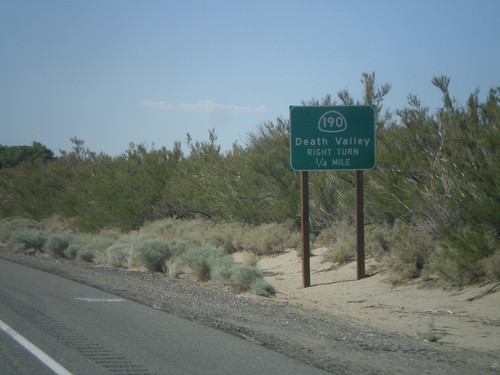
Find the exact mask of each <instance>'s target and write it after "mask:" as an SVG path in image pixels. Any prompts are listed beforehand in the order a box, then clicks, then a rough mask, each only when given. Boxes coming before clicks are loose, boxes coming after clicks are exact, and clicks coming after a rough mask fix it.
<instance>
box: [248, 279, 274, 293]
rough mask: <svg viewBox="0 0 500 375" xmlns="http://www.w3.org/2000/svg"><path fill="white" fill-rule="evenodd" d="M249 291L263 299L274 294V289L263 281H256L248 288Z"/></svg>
mask: <svg viewBox="0 0 500 375" xmlns="http://www.w3.org/2000/svg"><path fill="white" fill-rule="evenodd" d="M250 290H251V291H252V292H253V293H255V294H257V295H259V296H264V297H270V296H274V295H275V294H276V289H275V288H274V287H273V286H272V285H271V284H269V283H268V282H267V281H265V280H264V279H257V280H256V281H255V282H254V283H253V284H252V285H251V286H250Z"/></svg>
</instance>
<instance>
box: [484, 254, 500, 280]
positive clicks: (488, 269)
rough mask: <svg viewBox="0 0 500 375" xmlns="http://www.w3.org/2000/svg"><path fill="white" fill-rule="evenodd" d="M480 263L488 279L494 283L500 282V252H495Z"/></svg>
mask: <svg viewBox="0 0 500 375" xmlns="http://www.w3.org/2000/svg"><path fill="white" fill-rule="evenodd" d="M480 262H481V266H482V268H483V272H484V274H485V275H486V277H487V278H489V279H490V280H492V281H499V280H500V250H497V251H495V253H493V254H492V255H490V256H489V257H487V258H485V259H481V261H480Z"/></svg>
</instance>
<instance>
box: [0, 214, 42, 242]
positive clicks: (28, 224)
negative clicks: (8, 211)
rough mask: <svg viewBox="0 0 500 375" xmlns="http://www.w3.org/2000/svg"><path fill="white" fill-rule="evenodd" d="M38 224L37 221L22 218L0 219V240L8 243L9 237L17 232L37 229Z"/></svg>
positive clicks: (38, 227)
mask: <svg viewBox="0 0 500 375" xmlns="http://www.w3.org/2000/svg"><path fill="white" fill-rule="evenodd" d="M39 229H40V225H39V223H38V222H37V221H35V220H31V219H24V218H8V219H2V220H1V221H0V242H4V243H8V242H9V239H10V237H11V236H12V235H13V234H14V233H17V232H24V231H37V230H39Z"/></svg>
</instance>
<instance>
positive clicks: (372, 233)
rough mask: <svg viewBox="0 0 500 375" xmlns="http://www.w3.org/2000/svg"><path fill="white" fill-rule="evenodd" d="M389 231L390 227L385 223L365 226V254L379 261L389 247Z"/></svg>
mask: <svg viewBox="0 0 500 375" xmlns="http://www.w3.org/2000/svg"><path fill="white" fill-rule="evenodd" d="M390 231H391V228H390V227H389V225H388V224H386V223H383V224H376V225H372V226H370V227H365V253H366V255H367V256H372V257H374V258H375V259H376V260H378V261H380V260H381V259H382V258H383V257H384V256H385V255H387V253H388V251H389V249H390V245H389V237H390Z"/></svg>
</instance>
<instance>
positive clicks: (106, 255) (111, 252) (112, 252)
mask: <svg viewBox="0 0 500 375" xmlns="http://www.w3.org/2000/svg"><path fill="white" fill-rule="evenodd" d="M131 256H132V245H131V244H129V243H116V244H113V245H111V246H109V247H108V248H107V249H105V250H104V251H101V252H99V253H97V256H96V261H97V262H99V263H102V264H105V265H108V266H111V267H121V268H127V267H128V266H129V264H130V258H131Z"/></svg>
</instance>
